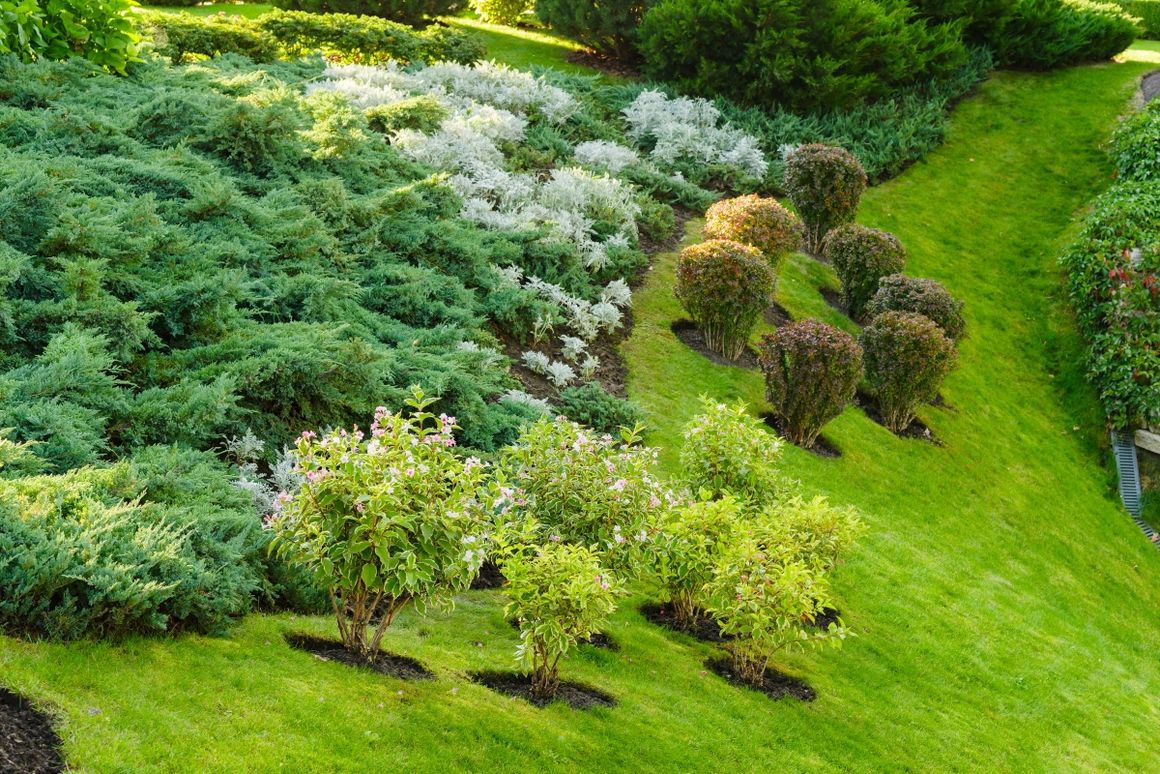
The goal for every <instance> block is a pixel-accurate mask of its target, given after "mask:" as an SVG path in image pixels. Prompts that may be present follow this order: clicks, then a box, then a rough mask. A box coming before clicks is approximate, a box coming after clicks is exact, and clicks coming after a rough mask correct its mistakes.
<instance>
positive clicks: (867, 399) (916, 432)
mask: <svg viewBox="0 0 1160 774" xmlns="http://www.w3.org/2000/svg"><path fill="white" fill-rule="evenodd" d="M854 405H855V406H857V407H858V408H860V409H862V411H863V413H865V414H866V416H868V417H869V418H870V419H871V420H872V421H873V422H875V423H876V424H879V425H882V426H883V427H886V424H885V423H884V422H883V421H882V413H881V412H880V411H879V410H878V402H877V401H876V400H875V399H874V396H873V395H867V394H866V393H864V392H861V391H859V392H858V393H857V394H855V395H854ZM887 429H888V430H889V429H890V428H887ZM891 432H893V433H894V434H895V435H896V436H898V437H899V438H912V439H915V440H919V441H926V442H927V443H929V444H934V445H935V446H945V445H946V444H944V443H943V442H942V441H941V440H939V438H938V436H936V435H935V434H934V432H933V431H932V430H931V429H930V428H929V427H927V426H926V423H925V422H923V421H922V420H921V419H919V418H918V417H915V418H914V419H913V420H911V422H910V424H909V425H907V426H906V427H905V428H904V429H903V430H901V431H900V432H894V431H893V430H891Z"/></svg>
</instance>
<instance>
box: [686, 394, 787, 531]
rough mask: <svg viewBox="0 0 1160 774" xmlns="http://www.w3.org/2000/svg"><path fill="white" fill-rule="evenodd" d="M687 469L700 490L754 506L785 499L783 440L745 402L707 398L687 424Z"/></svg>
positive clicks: (690, 484) (691, 486) (693, 488)
mask: <svg viewBox="0 0 1160 774" xmlns="http://www.w3.org/2000/svg"><path fill="white" fill-rule="evenodd" d="M684 438H685V441H684V444H682V446H681V470H682V471H684V480H685V483H686V484H687V485H688V487H689V489H690V490H691V491H692V492H693V493H694V494H698V493H704V494H707V495H708V496H709V497H711V498H713V499H717V498H720V497H724V496H732V497H734V498H736V499H737V500H738V502H739V503H740V504H741V505H742V506H744V507H746V508H749V509H760V508H762V507H764V506H766V505H768V504H769V503H772V502H775V501H777V500H778V499H780V498H781V497H782V496H783V494H784V491H785V487H786V484H785V481H784V479H783V477H782V475H781V473H780V470H779V464H780V462H781V441H779V440H778V439H777V437H776V436H774V435H773V434H772V433H770V432H769V431H768V430H767V429H766V428H765V426H764V425H763V424H762V422H761V421H760V420H759V419H757V418H756V417H753V416H751V415H750V414H749V411H748V409H747V407H746V405H745V404H744V403H741V402H738V403H735V404H732V405H729V404H725V403H718V402H717V401H714V400H710V399H708V398H702V399H701V413H700V414H698V415H697V416H695V417H693V419H692V420H691V421H690V422H689V423H688V424H687V425H685V431H684Z"/></svg>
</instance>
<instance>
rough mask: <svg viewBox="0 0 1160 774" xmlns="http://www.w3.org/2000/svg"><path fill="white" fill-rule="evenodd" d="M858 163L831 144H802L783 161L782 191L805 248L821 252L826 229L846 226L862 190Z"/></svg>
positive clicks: (863, 176)
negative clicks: (800, 227)
mask: <svg viewBox="0 0 1160 774" xmlns="http://www.w3.org/2000/svg"><path fill="white" fill-rule="evenodd" d="M866 182H867V180H866V172H865V170H863V169H862V163H861V162H860V161H858V159H856V158H854V156H853V155H852V154H851V153H850V152H849V151H847V150H846V149H845V148H839V147H836V146H833V145H822V144H820V143H813V144H810V145H803V146H801V147H800V148H798V149H797V150H795V151H794V152H793V153H791V154H790V155H789V158H787V159H786V162H785V181H784V185H785V190H786V193H788V194H789V198H790V201H792V202H793V206H794V207H795V208H796V209H797V211H798V215H799V216H800V217H801V219H802V223H803V224H804V226H805V233H804V236H805V246H806V249H807V250H809V251H810V252H813V253H816V252H818V251H819V250H820V249H821V246H822V239H823V238H824V237H825V236H826V234H827V233H828V232H829V231H830V229H833V228H835V227H836V226H840V225H842V224H843V223H850V222H851V221H853V220H854V216H855V215H856V214H857V213H858V201H859V200H860V199H861V198H862V192H863V191H865V190H866Z"/></svg>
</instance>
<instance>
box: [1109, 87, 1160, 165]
mask: <svg viewBox="0 0 1160 774" xmlns="http://www.w3.org/2000/svg"><path fill="white" fill-rule="evenodd" d="M1158 147H1160V102H1158V101H1156V100H1152V101H1151V102H1149V103H1148V104H1147V105H1145V106H1144V109H1143V110H1141V111H1140V112H1138V113H1136V114H1134V115H1132V116H1129V117H1128V118H1126V119H1124V121H1123V122H1121V123H1120V125H1119V126H1118V127H1116V133H1115V134H1114V135H1113V136H1112V161H1113V162H1114V163H1115V165H1116V172H1117V176H1118V177H1119V178H1120V179H1121V180H1152V181H1155V180H1160V153H1157V152H1156V149H1157V148H1158Z"/></svg>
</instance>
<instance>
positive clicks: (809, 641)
mask: <svg viewBox="0 0 1160 774" xmlns="http://www.w3.org/2000/svg"><path fill="white" fill-rule="evenodd" d="M799 554H800V552H799V550H798V548H797V547H796V546H794V545H792V544H775V543H766V542H765V541H764V540H762V539H761V537H760V535H758V534H756V533H754V534H750V535H746V536H744V537H742V539H740V540H739V541H737V543H735V544H734V545H733V546H732V547H731V548H730V549H729V550H728V551H727V552H726V554H725V555H724V556H723V557H722V558H721V560H720V561H719V562H718V564H717V567H716V569H715V570H714V573H713V579H712V580H711V581H709V583H707V584H706V585H705V597H706V602H707V606H706V609H707V611H708V612H709V614H710V615H712V616H713V618H714V619H715V620H716V621H717V624H718V626H720V627H721V633H722V634H724V635H727V636H728V637H730V638H731V639H729V640H728V641H727V642H726V643H725V648H726V649H727V650H728V651H729V654H730V656H732V661H733V669H734V671H735V672H736V674H737V675H739V676H740V677H742V678H744V679H746V680H748V681H750V682H753V683H760V682H761V681H762V679H763V678H764V676H765V670H766V668H767V666H768V665H769V662H770V660H771V659H773V658H775V657H776V656H777V655H778V654H779V653H781V652H784V651H787V650H790V649H793V648H801V649H804V648H805V647H807V646H809V645H813V644H817V643H820V642H827V641H828V642H830V643H832V644H833V645H835V646H837V645H840V644H841V641H842V640H843V639H845V637H846V635H847V634H848V632H847V630H846V628H845V627H844V626H843V625H842V623H841V621H840V620H839V621H837V622H834V623H831V624H830V625H829V626H828V627H827V628H825V629H821V628H814V627H810V626H809V624H812V623H813V622H814V621H815V620H817V617H818V615H819V614H820V613H821V612H822V611H823V610H825V609H827V608H831V607H833V605H832V604H831V601H830V591H829V583H828V581H827V578H826V576H825V573H823V572H821V571H819V570H818V569H817V568H816V567H815V566H814V565H812V564H811V563H809V562H807V561H804V560H802V559H801V558H800V556H799Z"/></svg>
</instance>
